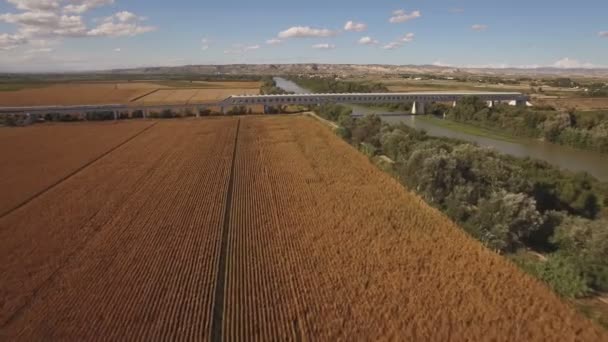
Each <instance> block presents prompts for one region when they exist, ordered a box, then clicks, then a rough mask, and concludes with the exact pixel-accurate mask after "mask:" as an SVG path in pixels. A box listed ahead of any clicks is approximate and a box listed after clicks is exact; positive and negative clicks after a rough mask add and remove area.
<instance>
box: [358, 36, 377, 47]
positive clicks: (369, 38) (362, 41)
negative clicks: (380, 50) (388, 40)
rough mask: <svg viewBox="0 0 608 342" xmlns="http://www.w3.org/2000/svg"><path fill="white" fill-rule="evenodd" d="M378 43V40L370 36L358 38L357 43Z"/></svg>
mask: <svg viewBox="0 0 608 342" xmlns="http://www.w3.org/2000/svg"><path fill="white" fill-rule="evenodd" d="M378 43H379V42H378V41H377V40H375V39H373V38H372V37H361V39H359V44H361V45H376V44H378Z"/></svg>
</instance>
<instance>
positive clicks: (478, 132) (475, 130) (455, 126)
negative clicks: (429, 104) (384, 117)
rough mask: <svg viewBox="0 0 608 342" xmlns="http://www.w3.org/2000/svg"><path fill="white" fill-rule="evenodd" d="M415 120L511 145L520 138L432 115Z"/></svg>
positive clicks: (418, 117) (519, 140)
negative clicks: (510, 143)
mask: <svg viewBox="0 0 608 342" xmlns="http://www.w3.org/2000/svg"><path fill="white" fill-rule="evenodd" d="M416 120H422V121H426V122H429V123H432V124H434V125H437V126H439V127H442V128H446V129H450V130H453V131H458V132H462V133H466V134H470V135H475V136H479V137H484V138H490V139H496V140H502V141H507V142H512V143H518V142H521V138H517V137H515V136H512V135H508V134H505V133H502V132H498V131H494V130H490V129H487V128H482V127H478V126H473V125H469V124H465V123H460V122H455V121H452V120H447V119H439V118H436V117H434V116H432V115H420V116H417V117H416Z"/></svg>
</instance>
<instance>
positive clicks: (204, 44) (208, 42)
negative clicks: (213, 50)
mask: <svg viewBox="0 0 608 342" xmlns="http://www.w3.org/2000/svg"><path fill="white" fill-rule="evenodd" d="M210 46H211V40H210V39H209V38H203V39H201V50H203V51H207V50H209V47H210Z"/></svg>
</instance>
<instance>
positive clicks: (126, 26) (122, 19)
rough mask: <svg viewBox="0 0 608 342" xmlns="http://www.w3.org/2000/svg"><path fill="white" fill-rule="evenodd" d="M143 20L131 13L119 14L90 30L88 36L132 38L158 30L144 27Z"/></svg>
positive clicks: (123, 12)
mask: <svg viewBox="0 0 608 342" xmlns="http://www.w3.org/2000/svg"><path fill="white" fill-rule="evenodd" d="M142 20H144V18H142V17H139V16H137V15H135V14H133V13H131V12H128V11H122V12H118V13H115V14H113V15H112V16H109V17H107V18H105V19H104V20H103V22H102V23H101V24H100V25H99V26H97V27H96V28H94V29H92V30H89V31H88V32H87V35H88V36H93V37H99V36H101V37H125V36H131V37H132V36H136V35H139V34H143V33H147V32H152V31H155V30H156V27H154V26H146V25H142V24H141V21H142Z"/></svg>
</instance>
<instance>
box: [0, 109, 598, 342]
mask: <svg viewBox="0 0 608 342" xmlns="http://www.w3.org/2000/svg"><path fill="white" fill-rule="evenodd" d="M125 126H126V127H127V128H122V130H123V131H122V133H121V134H122V135H121V134H118V133H115V134H116V137H114V138H113V139H114V140H113V142H114V143H112V144H110V143H104V142H103V140H105V139H99V140H98V139H97V138H95V140H93V141H92V142H89V143H90V144H92V145H99V146H98V147H97V148H96V150H95V151H94V152H91V153H90V154H87V153H85V152H82V156H83V157H81V159H79V162H80V163H81V164H82V165H81V168H80V169H79V170H78V172H74V167H73V166H70V167H67V166H66V167H65V168H63V169H59V168H58V170H59V171H57V172H56V176H55V178H54V179H57V177H59V179H62V181H61V182H55V183H56V184H54V185H53V186H50V187H49V186H47V188H48V189H46V191H43V192H42V193H40V194H39V195H38V196H36V197H34V198H31V199H30V200H29V201H27V203H25V204H24V205H22V206H21V207H19V208H18V209H16V210H13V211H11V212H10V213H8V214H6V215H3V216H2V217H0V261H1V263H0V265H1V266H0V267H1V268H0V272H1V274H2V275H3V280H2V282H0V338H1V339H3V340H13V339H17V338H19V339H22V340H41V339H69V340H90V339H94V338H96V337H97V338H98V337H99V336H103V337H104V338H107V339H110V340H112V339H127V340H132V339H141V340H150V339H172V340H175V339H180V338H181V339H194V340H205V339H215V340H219V339H222V338H223V339H225V340H242V339H246V338H248V339H261V340H286V339H291V340H296V339H320V340H337V339H346V340H352V339H353V338H357V339H367V340H376V339H399V338H401V339H403V338H405V339H408V340H420V339H422V340H447V339H450V338H451V339H454V340H465V339H468V340H482V339H484V340H488V339H496V340H541V339H545V340H574V339H579V340H589V341H597V340H603V339H606V338H608V336H606V334H605V332H603V331H601V330H599V328H597V327H596V326H594V325H593V324H592V323H591V322H590V321H588V320H586V319H585V318H583V317H582V316H580V315H578V314H577V313H575V311H574V310H573V309H572V308H570V307H569V306H568V305H567V304H565V303H564V302H562V301H561V300H560V299H559V298H558V297H557V296H555V295H554V294H553V293H552V292H551V291H549V289H547V288H546V287H545V286H544V285H542V284H541V283H539V282H538V281H536V280H534V279H533V278H531V277H529V276H527V275H524V274H523V273H522V272H520V271H519V270H517V268H516V267H515V266H514V265H512V264H510V263H509V262H507V261H506V260H504V259H503V258H502V257H500V256H499V255H497V254H494V253H493V252H491V251H489V250H487V249H485V248H484V247H483V246H482V245H481V244H479V243H477V242H476V241H474V240H473V239H471V238H470V237H468V236H467V235H466V234H465V233H464V232H462V231H461V230H460V229H459V228H458V227H457V226H455V225H454V224H453V223H451V221H449V220H448V219H447V218H446V217H445V216H443V215H442V214H441V213H439V212H438V211H436V210H435V209H432V208H430V207H429V206H427V205H426V204H425V203H424V201H423V200H422V199H420V198H418V197H417V196H415V195H414V194H412V193H411V192H408V191H407V190H405V189H404V188H403V187H401V186H400V185H399V183H398V182H397V181H396V180H394V179H393V178H391V177H389V176H388V175H386V174H384V173H383V172H381V171H380V170H378V169H376V168H375V167H374V166H373V165H372V164H370V163H369V162H368V160H367V158H366V157H364V156H363V155H361V154H359V153H358V152H357V151H356V150H354V149H353V148H351V147H350V146H348V145H347V144H346V143H345V142H343V141H341V140H339V139H338V138H337V137H336V136H335V135H334V134H333V133H332V132H331V131H330V130H327V129H325V128H324V127H323V126H321V125H320V124H319V123H317V122H315V121H313V120H312V119H310V118H307V117H301V116H300V117H285V116H279V117H227V118H209V119H200V120H194V119H192V120H189V119H186V120H179V121H178V120H175V121H174V120H167V121H162V122H158V123H156V124H154V125H152V123H151V122H142V124H138V125H136V126H133V127H130V126H128V125H125ZM48 127H52V128H55V129H56V130H55V131H54V134H35V132H34V133H32V130H34V129H37V128H38V127H28V128H24V129H18V130H8V129H7V130H0V141H6V146H4V144H3V148H6V149H7V150H9V149H10V148H17V149H18V150H19V151H20V152H21V153H22V154H29V153H34V151H35V150H36V149H37V148H38V147H39V146H44V145H45V144H47V143H48V142H49V141H50V140H57V141H62V140H64V139H68V137H70V136H72V135H74V132H72V131H69V130H66V129H63V130H62V126H61V125H58V126H57V127H53V126H48ZM73 127H77V128H78V129H81V130H85V131H86V130H89V131H90V130H91V129H96V130H99V131H103V130H104V127H105V126H104V127H96V126H94V124H82V125H78V126H73ZM44 128H47V127H44ZM75 129H76V128H75ZM9 135H11V137H12V138H11V139H8V138H7V137H8V136H9ZM82 135H83V136H84V135H85V133H82ZM21 136H22V137H21ZM27 137H30V139H29V140H34V138H31V137H36V138H35V143H34V144H21V145H17V143H13V142H14V141H16V142H18V141H23V140H24V139H25V140H27V139H26V138H27ZM2 139H4V140H2ZM19 139H21V140H19ZM75 139H76V138H75ZM108 140H109V138H108ZM79 144H80V143H77V142H76V140H74V142H73V145H75V146H76V145H79ZM48 146H49V147H48V148H47V150H46V152H45V153H43V154H32V156H37V157H36V158H32V159H28V160H25V161H22V162H19V163H18V162H17V161H18V158H19V154H8V155H7V157H6V158H5V159H6V162H5V163H3V164H0V168H1V169H0V174H9V173H10V172H9V171H7V170H8V169H11V170H13V165H17V164H23V165H24V168H23V171H22V173H23V174H24V175H23V178H22V179H23V180H22V181H20V182H17V184H20V186H21V187H22V188H23V189H24V194H23V195H22V198H29V195H28V194H27V193H26V192H27V191H26V190H25V189H29V188H28V184H27V181H26V180H27V179H28V178H27V176H32V177H34V176H35V175H36V173H37V170H36V167H37V166H38V165H39V164H44V163H49V161H48V160H49V159H51V158H50V157H49V155H52V153H56V151H60V150H61V149H63V148H65V146H64V145H61V144H55V145H53V144H51V145H48ZM84 149H87V148H85V147H83V150H84ZM88 149H92V147H89V148H88ZM104 150H105V152H104ZM54 151H55V152H54ZM36 153H37V152H36ZM85 155H87V156H85ZM92 158H93V159H94V161H93V162H91V160H92ZM57 163H58V164H61V163H60V162H59V161H58V162H57ZM73 163H74V164H77V162H73ZM25 166H27V167H25ZM28 172H29V173H28ZM62 176H63V177H62ZM40 187H41V186H40V185H36V186H34V187H31V188H35V189H39V188H40ZM28 191H31V190H28Z"/></svg>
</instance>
